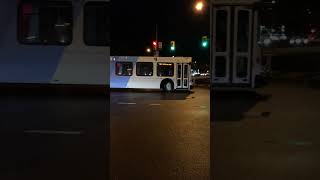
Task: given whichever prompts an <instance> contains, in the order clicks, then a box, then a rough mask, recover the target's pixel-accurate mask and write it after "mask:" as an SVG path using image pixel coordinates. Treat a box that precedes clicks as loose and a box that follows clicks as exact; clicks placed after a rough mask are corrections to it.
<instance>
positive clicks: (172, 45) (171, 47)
mask: <svg viewBox="0 0 320 180" xmlns="http://www.w3.org/2000/svg"><path fill="white" fill-rule="evenodd" d="M175 50H176V43H175V41H171V42H170V51H175Z"/></svg>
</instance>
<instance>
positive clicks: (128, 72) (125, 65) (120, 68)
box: [116, 62, 133, 76]
mask: <svg viewBox="0 0 320 180" xmlns="http://www.w3.org/2000/svg"><path fill="white" fill-rule="evenodd" d="M132 69H133V64H132V62H117V63H116V75H118V76H132Z"/></svg>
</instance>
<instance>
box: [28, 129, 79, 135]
mask: <svg viewBox="0 0 320 180" xmlns="http://www.w3.org/2000/svg"><path fill="white" fill-rule="evenodd" d="M24 133H27V134H62V135H80V134H82V131H49V130H25V131H24Z"/></svg>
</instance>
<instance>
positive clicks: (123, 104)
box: [111, 88, 210, 180]
mask: <svg viewBox="0 0 320 180" xmlns="http://www.w3.org/2000/svg"><path fill="white" fill-rule="evenodd" d="M193 91H194V93H192V94H189V93H183V92H180V93H172V94H163V93H159V92H151V93H145V92H144V93H143V92H142V93H137V92H136V93H134V92H117V93H116V92H115V93H111V144H112V145H111V174H112V179H114V180H127V179H131V180H151V179H152V180H158V179H159V180H164V179H166V180H180V179H181V180H194V179H197V180H209V179H210V178H209V173H210V168H209V167H210V158H209V157H210V155H209V152H210V149H209V147H210V145H209V143H210V122H209V114H210V113H209V104H210V99H209V90H208V88H206V89H205V88H203V89H202V88H197V89H194V90H193Z"/></svg>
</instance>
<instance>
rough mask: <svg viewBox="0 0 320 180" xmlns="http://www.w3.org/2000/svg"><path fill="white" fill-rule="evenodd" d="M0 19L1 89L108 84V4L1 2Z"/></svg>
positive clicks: (103, 0)
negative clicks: (18, 86) (15, 85)
mask: <svg viewBox="0 0 320 180" xmlns="http://www.w3.org/2000/svg"><path fill="white" fill-rule="evenodd" d="M0 13H1V16H0V26H1V28H0V49H1V51H0V59H1V61H0V84H1V85H6V84H20V85H22V86H28V85H31V84H32V85H34V84H36V86H41V85H44V84H45V85H50V86H56V85H68V86H69V85H70V86H77V85H85V86H90V85H97V86H99V87H103V88H104V89H105V87H107V86H108V85H109V84H110V83H109V72H108V70H109V57H110V43H109V39H110V33H109V32H110V18H109V17H110V1H109V0H81V1H79V0H50V1H46V0H41V1H37V0H1V1H0ZM90 87H91V86H90Z"/></svg>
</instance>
